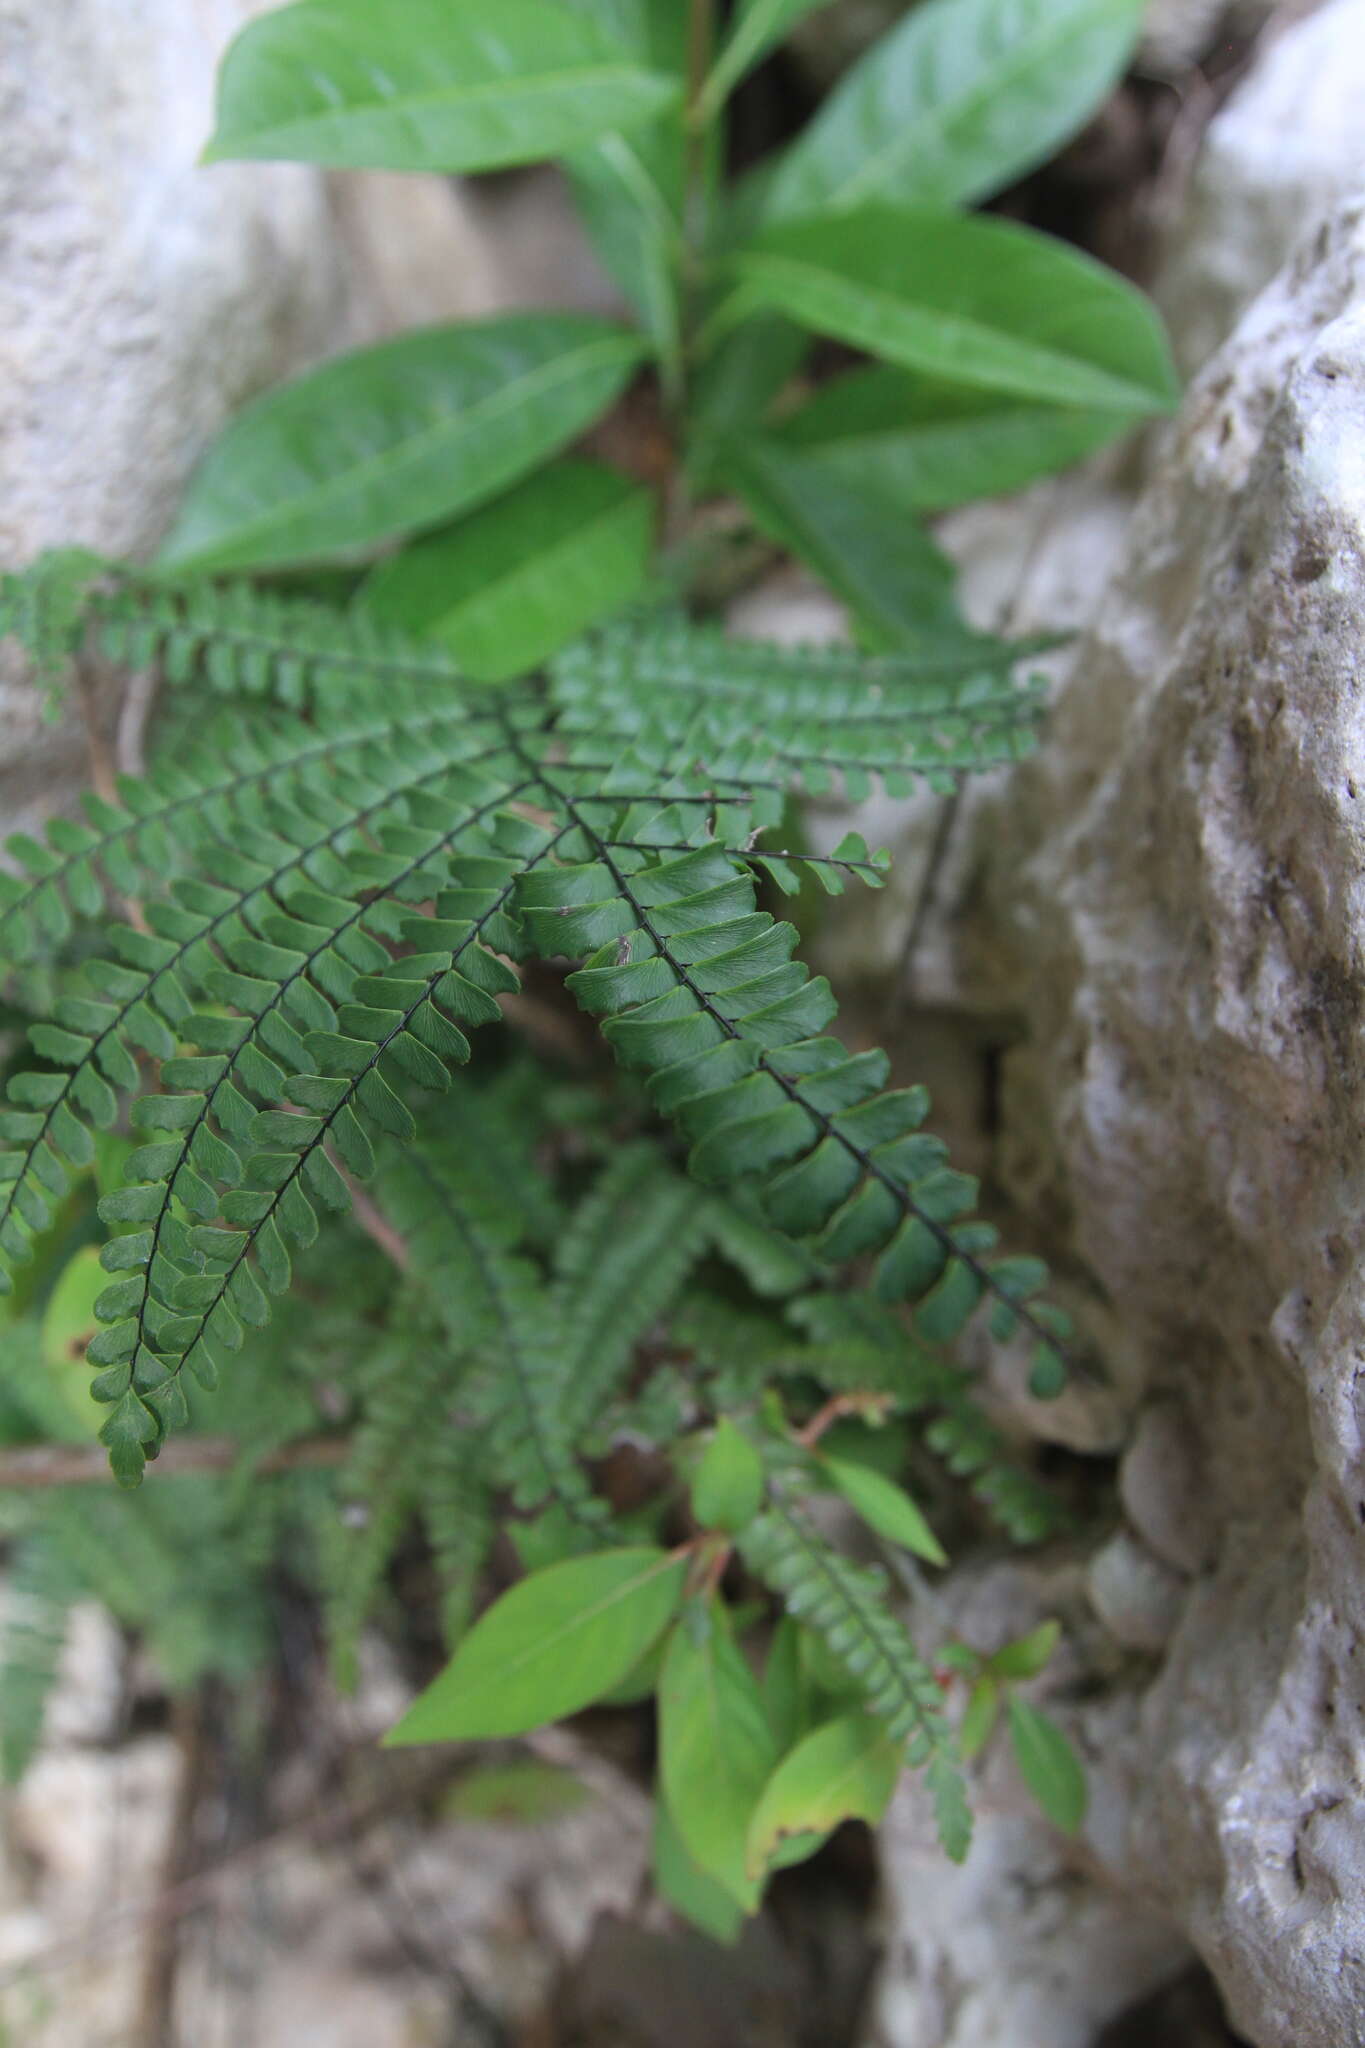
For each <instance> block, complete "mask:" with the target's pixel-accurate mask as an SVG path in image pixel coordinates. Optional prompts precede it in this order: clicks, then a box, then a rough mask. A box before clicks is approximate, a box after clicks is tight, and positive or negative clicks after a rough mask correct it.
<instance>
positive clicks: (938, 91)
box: [768, 0, 1143, 217]
mask: <svg viewBox="0 0 1365 2048" xmlns="http://www.w3.org/2000/svg"><path fill="white" fill-rule="evenodd" d="M1142 14H1143V0H924V4H922V5H920V6H918V7H915V8H914V9H912V10H911V12H910V13H909V14H908V15H907V17H906V19H905V20H904V21H903V22H902V23H901V24H900V26H899V27H898V28H895V29H893V30H891V31H890V33H889V34H887V35H885V36H883V37H882V39H881V41H880V42H878V43H876V44H874V45H873V47H872V49H870V50H869V51H868V53H867V55H866V56H865V57H863V58H862V59H861V61H860V62H859V63H858V64H856V65H855V66H854V68H853V69H852V70H851V71H850V72H849V73H848V75H847V76H846V77H845V78H844V79H843V80H841V82H840V84H839V85H838V87H837V88H836V89H835V91H834V92H833V94H832V95H831V96H830V98H829V99H828V100H827V101H826V103H825V105H824V107H823V108H822V109H821V111H820V113H819V114H817V116H816V117H815V119H814V120H813V121H812V122H811V124H810V127H809V128H808V129H807V130H806V131H805V133H804V134H803V135H802V136H800V137H799V138H798V139H797V141H796V142H795V143H794V144H793V145H792V147H791V149H790V150H789V151H788V153H787V155H786V156H785V158H784V159H783V160H782V163H781V165H780V168H779V169H778V172H777V175H776V177H775V179H774V182H773V184H772V186H771V188H770V190H769V194H768V209H769V213H770V215H771V216H773V217H776V216H777V215H779V214H781V215H784V216H787V217H790V216H792V215H795V214H805V213H814V212H816V211H819V210H823V209H826V208H831V207H839V208H844V207H850V206H859V205H861V204H862V203H863V202H864V201H865V200H868V199H912V200H917V201H923V202H927V203H930V204H933V205H937V206H967V205H970V204H971V203H972V202H973V201H974V200H977V199H982V198H984V197H985V196H986V195H987V194H988V193H990V192H996V191H999V190H1000V188H1001V187H1002V186H1004V185H1008V184H1010V183H1011V182H1012V181H1013V180H1014V179H1016V178H1018V177H1019V176H1021V175H1022V173H1023V172H1025V171H1027V170H1030V169H1032V167H1033V166H1034V165H1035V164H1039V163H1042V162H1044V161H1045V160H1046V158H1048V157H1049V156H1051V154H1052V153H1053V151H1054V150H1055V149H1056V147H1057V145H1058V144H1059V143H1061V142H1063V141H1065V139H1066V138H1067V137H1068V136H1069V135H1072V134H1074V133H1075V131H1076V130H1077V129H1078V128H1079V127H1080V126H1081V124H1082V123H1083V122H1084V121H1085V120H1086V119H1087V117H1088V116H1089V115H1090V114H1091V113H1093V111H1094V109H1095V108H1096V107H1097V106H1098V104H1099V103H1100V101H1101V100H1102V99H1103V98H1104V96H1105V94H1106V93H1107V92H1108V91H1109V89H1110V87H1111V86H1112V85H1113V84H1114V82H1115V81H1116V79H1117V78H1118V77H1119V75H1120V73H1121V72H1122V70H1123V67H1124V64H1125V62H1126V60H1127V57H1128V54H1129V52H1130V50H1131V49H1132V47H1133V44H1134V42H1135V40H1136V38H1137V33H1138V29H1139V27H1140V26H1141V22H1142Z"/></svg>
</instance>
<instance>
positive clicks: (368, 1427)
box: [324, 1343, 456, 1692]
mask: <svg viewBox="0 0 1365 2048" xmlns="http://www.w3.org/2000/svg"><path fill="white" fill-rule="evenodd" d="M455 1378H456V1374H455V1373H454V1372H452V1370H451V1365H450V1361H449V1359H448V1357H447V1356H445V1355H444V1354H443V1353H442V1352H441V1351H440V1350H439V1349H437V1348H435V1347H428V1348H427V1349H426V1350H425V1351H421V1350H419V1351H418V1352H417V1355H416V1356H415V1357H414V1355H413V1347H412V1346H411V1345H410V1344H408V1343H399V1344H396V1345H392V1346H388V1347H386V1348H385V1349H384V1350H383V1351H382V1352H381V1353H380V1354H379V1355H378V1356H377V1357H376V1358H374V1359H373V1360H371V1361H370V1364H369V1367H368V1369H367V1371H366V1372H365V1374H364V1376H363V1379H362V1381H361V1385H360V1389H359V1392H360V1397H361V1402H362V1412H361V1420H360V1422H359V1424H358V1426H357V1427H356V1429H355V1431H354V1434H353V1436H352V1439H351V1448H350V1454H349V1456H348V1457H347V1460H346V1463H345V1465H344V1466H343V1467H342V1468H341V1472H340V1475H339V1482H338V1484H339V1491H340V1493H341V1495H342V1497H343V1501H344V1502H345V1503H346V1505H344V1506H343V1508H342V1511H341V1531H340V1533H339V1535H338V1537H337V1538H336V1540H334V1541H333V1542H332V1543H330V1544H329V1545H328V1546H327V1550H326V1553H325V1556H324V1569H325V1571H326V1575H327V1579H328V1581H329V1583H328V1585H327V1592H326V1600H325V1608H326V1617H327V1636H328V1642H329V1646H330V1654H331V1662H332V1670H333V1673H334V1675H335V1677H336V1681H337V1684H338V1685H339V1686H340V1687H341V1689H342V1690H343V1691H344V1692H350V1691H352V1690H353V1689H354V1686H355V1683H356V1678H357V1675H358V1673H357V1652H358V1648H359V1642H360V1632H361V1629H362V1628H363V1627H364V1625H365V1622H366V1620H367V1618H368V1616H369V1613H370V1609H371V1608H372V1607H373V1605H374V1602H375V1597H376V1595H377V1594H378V1591H379V1588H380V1586H381V1584H382V1583H383V1579H384V1575H385V1573H386V1571H387V1570H388V1568H389V1565H390V1563H391V1562H392V1559H393V1555H394V1552H395V1551H396V1550H397V1548H398V1544H399V1541H400V1539H401V1538H402V1536H403V1533H404V1531H405V1529H406V1528H407V1526H408V1523H409V1521H410V1520H411V1518H412V1516H413V1514H414V1512H415V1510H416V1508H417V1505H418V1503H419V1501H420V1500H421V1498H422V1472H421V1467H422V1465H423V1463H424V1452H423V1447H424V1445H425V1444H427V1443H429V1442H430V1441H431V1433H432V1432H433V1429H434V1427H436V1425H435V1424H434V1423H433V1417H435V1416H437V1415H439V1412H440V1407H441V1403H442V1400H443V1398H444V1397H445V1396H446V1395H447V1394H448V1392H449V1391H450V1386H451V1383H452V1381H454V1380H455Z"/></svg>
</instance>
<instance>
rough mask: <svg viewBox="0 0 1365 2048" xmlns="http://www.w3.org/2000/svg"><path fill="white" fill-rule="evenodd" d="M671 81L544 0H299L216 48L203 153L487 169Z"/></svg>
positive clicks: (571, 137)
mask: <svg viewBox="0 0 1365 2048" xmlns="http://www.w3.org/2000/svg"><path fill="white" fill-rule="evenodd" d="M677 96H678V86H677V84H676V82H675V81H674V80H672V79H670V78H668V77H665V76H662V75H660V74H659V73H657V72H653V71H650V70H649V69H647V68H646V67H645V66H644V65H643V64H641V63H639V62H638V61H637V60H636V59H634V58H633V57H632V56H631V55H630V53H629V51H627V50H625V49H624V48H622V47H621V45H620V44H619V43H617V42H615V41H613V40H612V38H611V37H610V36H608V35H604V34H603V33H602V31H601V29H600V28H599V27H598V26H597V25H596V24H595V23H594V22H593V21H592V20H591V19H590V18H587V17H586V16H585V15H583V14H582V13H580V12H576V11H574V10H572V9H571V8H570V7H566V6H558V5H554V4H552V0H499V4H498V5H497V6H496V7H493V8H490V7H486V6H484V5H482V4H474V5H471V4H469V0H384V4H383V5H371V4H368V0H299V4H297V5H294V6H292V7H282V8H277V9H275V10H274V11H273V12H271V13H269V14H266V15H265V16H263V17H262V19H261V20H259V21H254V22H252V23H251V24H250V25H249V26H248V27H247V28H245V29H244V30H243V31H242V33H241V34H240V35H239V36H238V38H237V40H236V42H235V43H234V44H233V45H232V47H231V49H230V50H229V51H228V54H227V56H226V58H225V59H224V62H223V66H222V70H221V74H220V77H219V84H218V116H217V127H216V130H215V133H214V136H213V140H212V142H211V143H210V144H209V146H208V149H207V150H206V151H205V156H206V158H207V159H208V161H210V162H215V161H218V160H220V159H222V158H225V157H268V158H286V159H290V160H293V161H295V162H303V163H316V164H327V165H329V166H331V167H333V168H336V169H374V170H390V171H479V170H491V169H493V168H495V167H497V166H499V165H504V164H522V163H531V162H534V161H537V160H539V159H541V158H545V157H551V156H557V155H559V154H560V153H561V152H562V151H564V150H568V149H573V148H575V147H577V146H579V145H580V144H583V143H586V142H590V141H592V140H593V139H594V137H596V136H599V135H604V134H607V133H609V132H611V131H613V130H616V129H621V128H627V127H630V126H631V125H632V124H633V123H635V122H638V121H643V120H647V119H648V118H649V117H650V116H651V115H654V114H657V113H659V112H661V111H662V109H663V108H665V107H666V106H668V105H669V103H670V102H671V101H673V100H675V99H676V98H677Z"/></svg>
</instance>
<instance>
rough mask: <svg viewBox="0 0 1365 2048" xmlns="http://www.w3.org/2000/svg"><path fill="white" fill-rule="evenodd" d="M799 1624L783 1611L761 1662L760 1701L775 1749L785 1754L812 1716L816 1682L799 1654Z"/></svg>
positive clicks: (800, 1629)
mask: <svg viewBox="0 0 1365 2048" xmlns="http://www.w3.org/2000/svg"><path fill="white" fill-rule="evenodd" d="M802 1633H803V1631H802V1628H801V1624H800V1622H799V1621H797V1620H796V1619H795V1618H794V1617H793V1616H792V1615H790V1614H784V1615H783V1617H782V1619H781V1621H779V1623H778V1624H777V1627H776V1628H775V1629H774V1630H773V1639H772V1642H771V1644H770V1645H769V1647H768V1655H767V1658H766V1659H765V1661H764V1665H763V1704H764V1707H765V1708H766V1710H767V1715H768V1723H769V1726H770V1727H771V1728H772V1731H773V1736H774V1738H775V1740H776V1742H777V1746H778V1749H779V1750H780V1751H781V1752H782V1753H783V1754H784V1755H785V1753H786V1752H787V1750H789V1749H790V1748H791V1747H792V1745H793V1744H794V1743H795V1742H796V1741H798V1740H799V1738H800V1737H801V1736H803V1735H804V1734H805V1733H806V1732H807V1730H808V1729H809V1727H810V1725H811V1722H812V1720H813V1718H814V1707H815V1684H814V1681H813V1679H812V1678H811V1675H810V1671H809V1667H808V1665H807V1662H806V1659H805V1657H804V1656H803V1654H802V1649H801V1637H802Z"/></svg>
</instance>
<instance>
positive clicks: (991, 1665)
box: [986, 1621, 1062, 1678]
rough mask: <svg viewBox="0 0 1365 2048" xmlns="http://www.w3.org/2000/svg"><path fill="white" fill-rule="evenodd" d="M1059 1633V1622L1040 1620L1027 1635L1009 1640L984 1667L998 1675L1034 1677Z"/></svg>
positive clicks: (1043, 1664) (1041, 1668) (1044, 1663)
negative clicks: (1010, 1641)
mask: <svg viewBox="0 0 1365 2048" xmlns="http://www.w3.org/2000/svg"><path fill="white" fill-rule="evenodd" d="M1061 1633H1062V1625H1061V1623H1060V1622H1059V1621H1042V1622H1039V1624H1038V1626H1037V1628H1034V1629H1030V1630H1029V1632H1028V1634H1027V1635H1026V1636H1019V1637H1017V1638H1016V1639H1015V1641H1014V1642H1012V1643H1006V1644H1005V1647H1004V1649H1003V1650H996V1651H995V1653H994V1654H993V1655H992V1656H990V1657H988V1658H987V1659H986V1668H987V1670H988V1671H991V1672H993V1673H994V1674H995V1676H996V1677H997V1678H1036V1677H1037V1676H1038V1673H1039V1672H1040V1671H1042V1670H1043V1669H1044V1668H1045V1667H1046V1665H1047V1663H1048V1661H1049V1659H1050V1658H1051V1656H1052V1653H1053V1651H1054V1650H1055V1649H1056V1647H1057V1643H1058V1639H1059V1638H1060V1636H1061Z"/></svg>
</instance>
